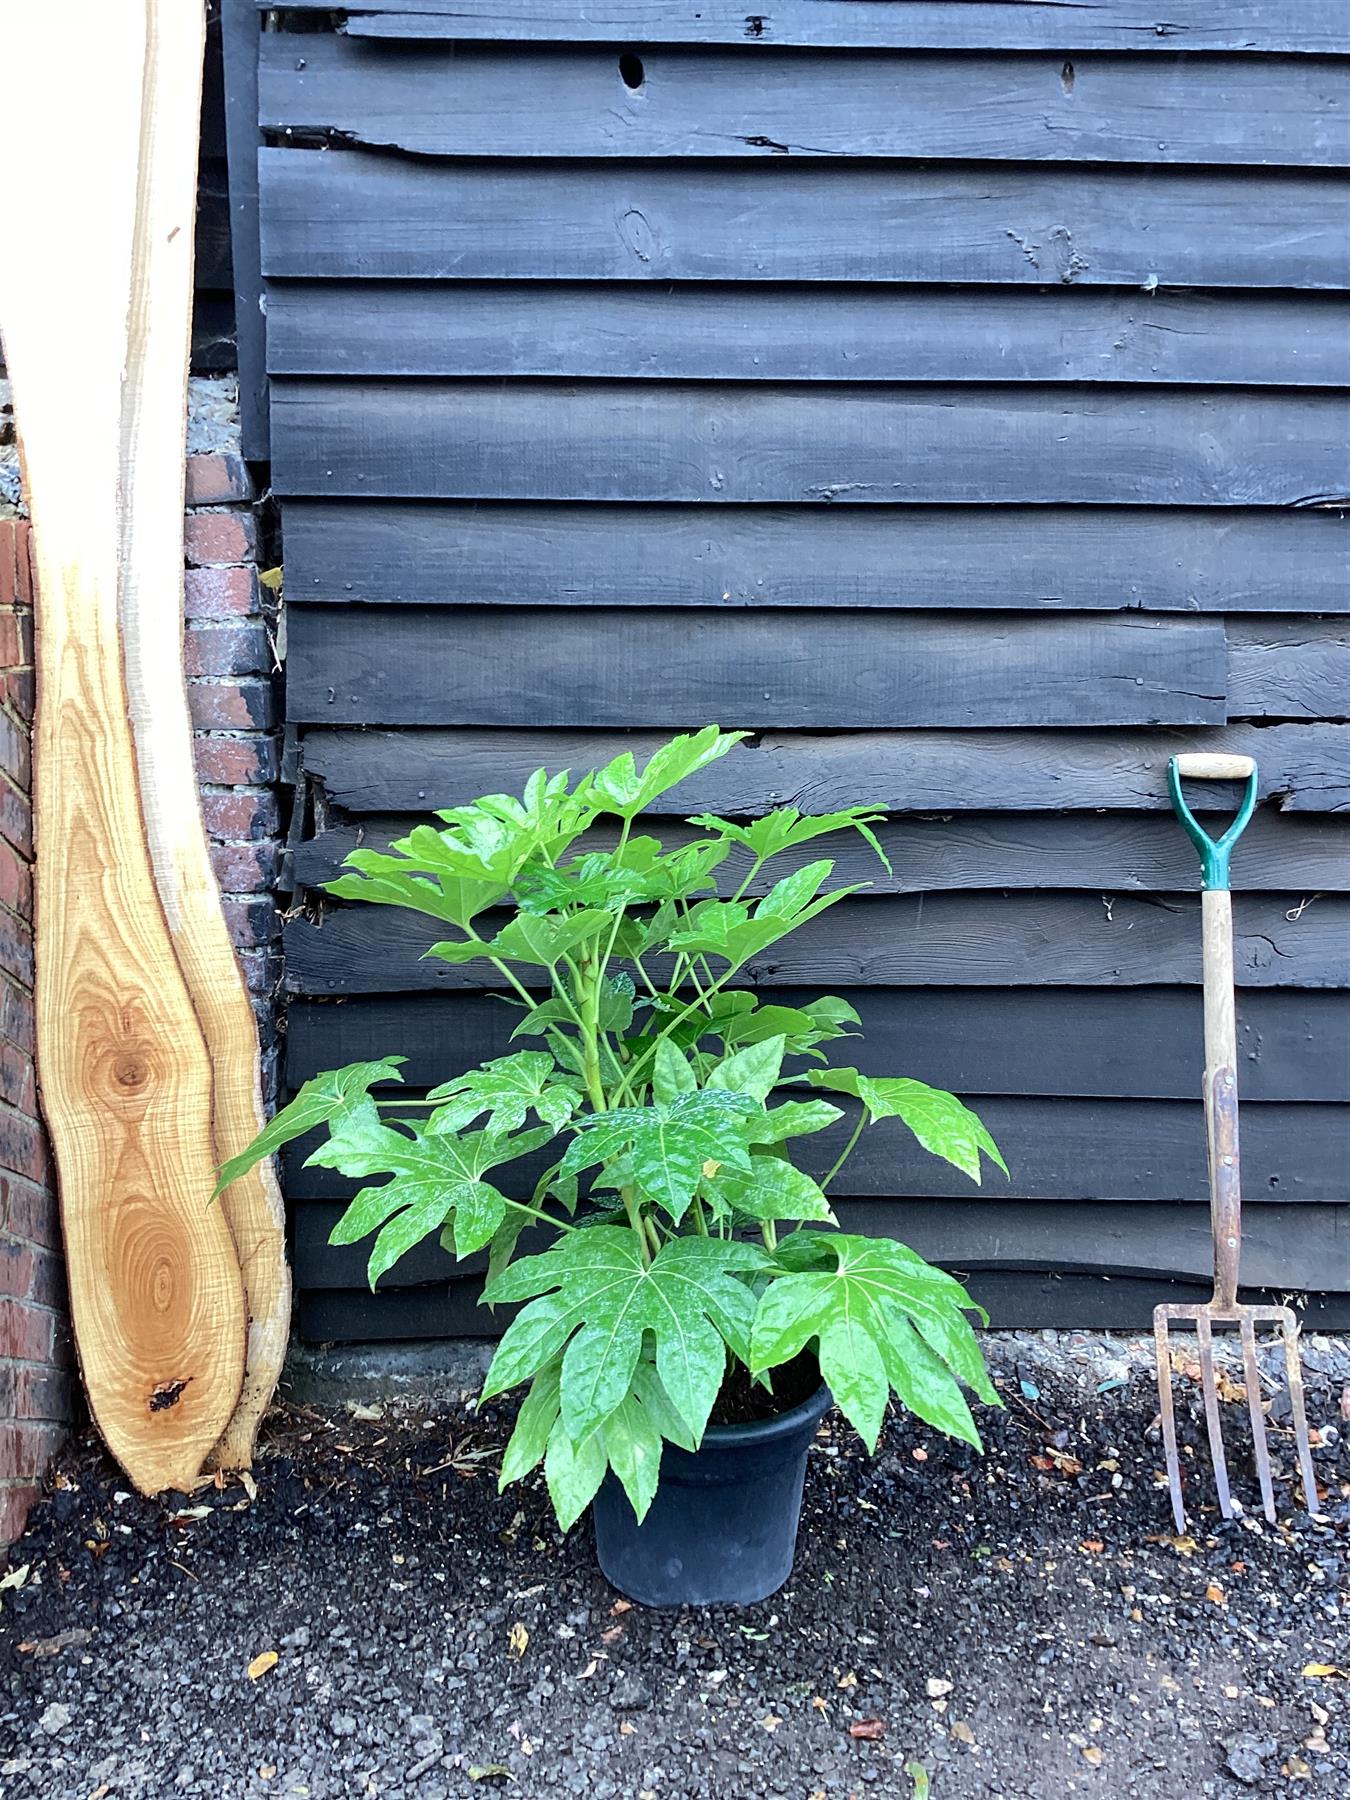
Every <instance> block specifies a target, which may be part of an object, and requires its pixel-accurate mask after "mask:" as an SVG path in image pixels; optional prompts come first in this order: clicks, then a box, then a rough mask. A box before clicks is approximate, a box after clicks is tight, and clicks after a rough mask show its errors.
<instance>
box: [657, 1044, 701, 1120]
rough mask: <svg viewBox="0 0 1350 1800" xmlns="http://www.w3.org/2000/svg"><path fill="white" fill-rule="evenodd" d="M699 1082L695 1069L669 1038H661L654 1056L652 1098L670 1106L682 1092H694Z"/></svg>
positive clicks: (661, 1104)
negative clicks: (695, 1077)
mask: <svg viewBox="0 0 1350 1800" xmlns="http://www.w3.org/2000/svg"><path fill="white" fill-rule="evenodd" d="M697 1086H698V1083H697V1082H696V1081H695V1080H694V1071H693V1070H692V1069H691V1068H690V1067H689V1064H688V1062H687V1061H686V1059H685V1058H684V1057H683V1056H682V1055H681V1054H680V1052H679V1051H678V1050H677V1049H676V1048H675V1046H674V1044H672V1043H671V1041H670V1039H669V1038H659V1039H658V1040H657V1045H656V1054H655V1056H654V1057H653V1058H652V1098H653V1100H655V1102H656V1104H657V1105H658V1106H670V1105H672V1104H673V1102H674V1101H676V1100H678V1099H679V1097H680V1095H681V1094H692V1093H693V1091H694V1089H695V1088H696V1087H697Z"/></svg>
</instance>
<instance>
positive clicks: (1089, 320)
mask: <svg viewBox="0 0 1350 1800" xmlns="http://www.w3.org/2000/svg"><path fill="white" fill-rule="evenodd" d="M267 357H268V367H269V368H270V369H271V371H272V373H273V374H274V375H354V376H370V375H417V376H422V375H460V376H463V375H517V376H531V375H533V376H557V377H563V378H571V379H579V378H584V377H587V376H599V377H604V378H614V377H623V376H626V377H648V378H661V379H666V380H670V379H677V380H697V381H714V380H716V381H1136V382H1191V383H1201V384H1203V383H1220V382H1224V383H1234V382H1241V383H1243V384H1244V385H1246V386H1248V387H1255V386H1261V385H1265V384H1269V385H1271V386H1279V387H1289V386H1299V385H1303V386H1318V385H1321V386H1337V385H1341V386H1345V385H1350V310H1348V309H1347V305H1346V302H1345V301H1344V300H1343V299H1342V298H1341V297H1340V296H1339V295H1327V294H1305V295H1299V296H1293V295H1288V294H1260V293H1248V294H1181V293H1164V292H1159V293H1156V294H1145V293H1140V292H1132V293H1117V292H1114V291H1111V290H1109V289H1103V288H1078V287H1074V288H1069V289H1063V288H1055V289H1051V290H1048V291H1044V292H1043V291H1041V290H1039V289H1036V288H1011V289H1010V288H991V287H983V288H970V289H960V288H945V289H944V288H906V287H862V288H859V287H833V286H830V285H828V284H819V285H816V286H814V287H810V286H798V287H783V288H777V287H767V288H759V289H755V290H753V291H751V292H750V293H747V291H746V289H745V287H744V286H743V285H742V286H737V285H734V284H722V283H713V282H707V283H702V284H698V283H691V284H689V285H686V286H679V287H635V286H631V285H625V284H623V283H618V282H615V283H599V284H591V283H582V282H541V281H528V282H478V281H464V282H403V283H395V282H367V281H278V282H274V283H273V284H272V287H271V288H270V290H269V293H268V301H267Z"/></svg>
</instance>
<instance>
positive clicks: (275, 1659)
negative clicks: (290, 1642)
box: [248, 1650, 281, 1681]
mask: <svg viewBox="0 0 1350 1800" xmlns="http://www.w3.org/2000/svg"><path fill="white" fill-rule="evenodd" d="M280 1661H281V1658H280V1657H279V1656H278V1655H277V1653H276V1651H275V1650H263V1651H260V1652H259V1654H258V1655H257V1656H255V1657H254V1659H253V1661H252V1662H251V1663H250V1664H249V1665H248V1678H249V1680H250V1681H256V1680H257V1679H258V1677H259V1676H260V1675H265V1674H266V1673H267V1671H268V1670H269V1669H275V1668H276V1666H277V1664H278V1663H279V1662H280Z"/></svg>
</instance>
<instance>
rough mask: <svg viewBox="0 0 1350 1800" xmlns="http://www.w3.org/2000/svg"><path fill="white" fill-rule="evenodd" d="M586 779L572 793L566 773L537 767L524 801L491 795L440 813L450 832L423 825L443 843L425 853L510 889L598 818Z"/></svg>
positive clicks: (554, 858)
mask: <svg viewBox="0 0 1350 1800" xmlns="http://www.w3.org/2000/svg"><path fill="white" fill-rule="evenodd" d="M587 781H588V778H586V777H583V779H582V780H581V781H580V782H578V784H577V787H576V789H575V790H573V791H571V792H569V791H568V777H567V774H566V772H563V773H562V774H559V775H549V774H548V773H547V772H546V771H545V770H543V769H536V770H535V771H534V773H533V775H531V776H530V779H529V780H528V781H527V782H526V784H525V792H524V794H523V796H522V797H521V798H519V799H517V798H516V796H515V795H514V794H486V795H484V796H483V798H482V799H480V800H475V801H473V802H472V803H471V804H470V805H468V806H455V807H450V808H449V809H447V810H446V811H444V812H441V813H438V814H437V817H438V818H440V819H443V820H444V821H445V823H446V825H447V826H448V827H449V829H448V830H446V831H443V832H431V828H430V827H429V826H428V827H424V828H423V829H425V830H427V831H428V832H431V835H432V836H434V837H436V838H438V839H439V840H440V845H441V848H440V849H439V850H437V851H433V850H431V849H430V847H426V848H425V850H424V853H425V854H427V855H428V856H435V857H437V858H438V859H439V860H440V862H441V864H442V866H444V867H446V868H448V869H450V870H452V871H454V872H455V873H457V874H461V875H466V876H477V877H479V878H484V879H495V880H499V881H501V882H502V884H503V885H504V886H507V887H509V886H510V885H511V884H512V883H513V882H514V881H515V879H516V877H517V875H518V874H519V873H520V871H521V870H522V869H523V868H525V866H526V865H527V864H528V863H529V862H530V861H531V859H533V858H536V857H537V858H539V859H540V860H542V861H543V862H545V863H551V862H556V861H557V860H558V858H559V857H560V856H562V855H563V854H565V852H566V850H567V849H568V847H569V845H570V844H571V843H572V841H573V840H574V839H575V838H576V837H578V836H579V835H580V834H581V832H582V831H584V830H585V828H586V826H587V825H589V824H590V823H591V821H592V820H593V819H594V817H595V812H596V809H595V808H594V807H593V806H592V805H591V804H590V802H589V800H588V799H587V798H586V791H585V790H586V787H587ZM413 836H414V837H415V836H416V833H414V834H413ZM403 841H404V842H410V841H411V840H403ZM395 848H398V845H395Z"/></svg>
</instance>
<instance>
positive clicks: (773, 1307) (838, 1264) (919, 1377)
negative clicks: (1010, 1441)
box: [750, 1231, 999, 1449]
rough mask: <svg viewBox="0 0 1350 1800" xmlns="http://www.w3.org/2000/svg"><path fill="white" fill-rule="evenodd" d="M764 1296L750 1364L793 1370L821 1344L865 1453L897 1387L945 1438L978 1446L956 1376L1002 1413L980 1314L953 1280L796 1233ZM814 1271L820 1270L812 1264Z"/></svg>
mask: <svg viewBox="0 0 1350 1800" xmlns="http://www.w3.org/2000/svg"><path fill="white" fill-rule="evenodd" d="M778 1261H779V1265H780V1267H785V1268H786V1269H788V1270H789V1271H790V1272H789V1273H785V1274H781V1275H779V1276H778V1277H777V1278H776V1279H775V1280H773V1281H771V1282H770V1283H769V1285H768V1287H767V1288H766V1289H765V1291H764V1294H763V1296H762V1298H761V1300H760V1303H759V1307H758V1310H757V1312H756V1314H755V1322H754V1327H753V1330H752V1333H751V1353H750V1366H751V1368H752V1369H753V1370H754V1371H756V1372H758V1371H760V1370H763V1369H770V1368H776V1367H778V1366H779V1365H780V1364H781V1363H785V1362H789V1361H791V1359H792V1358H793V1357H794V1356H796V1355H798V1354H799V1352H800V1351H801V1350H803V1349H804V1348H805V1347H806V1345H807V1344H809V1343H811V1342H813V1341H814V1342H815V1343H816V1346H817V1355H818V1356H819V1358H820V1370H821V1374H822V1375H823V1376H824V1378H825V1381H826V1383H827V1385H828V1386H829V1387H830V1389H831V1391H832V1392H833V1394H834V1397H835V1399H836V1400H837V1401H838V1402H839V1405H840V1407H841V1408H842V1409H843V1411H844V1413H845V1414H846V1415H847V1417H848V1418H849V1419H850V1420H851V1421H852V1423H853V1424H854V1426H855V1427H856V1428H857V1430H858V1432H859V1433H860V1434H861V1436H862V1437H863V1439H864V1440H865V1442H866V1443H867V1445H868V1447H869V1448H871V1449H875V1448H876V1441H877V1437H878V1435H879V1433H880V1430H881V1422H882V1418H883V1416H884V1413H885V1409H886V1398H887V1394H888V1391H889V1389H890V1388H892V1387H894V1389H895V1391H896V1392H897V1394H898V1395H899V1396H900V1398H901V1400H902V1401H903V1402H904V1403H905V1404H906V1405H907V1406H909V1407H910V1408H911V1409H912V1410H913V1411H914V1412H915V1413H917V1414H918V1415H919V1417H921V1418H923V1419H925V1420H926V1421H927V1422H928V1423H929V1424H930V1425H933V1426H935V1427H936V1428H937V1429H938V1430H939V1431H944V1432H946V1433H948V1434H949V1435H950V1436H952V1437H959V1438H963V1439H964V1440H965V1441H966V1442H967V1443H969V1444H973V1445H974V1446H975V1448H976V1449H979V1448H980V1439H979V1433H978V1432H977V1431H976V1429H975V1424H974V1421H973V1420H972V1419H971V1416H970V1409H969V1407H968V1405H967V1404H966V1401H965V1398H964V1396H963V1395H962V1393H961V1390H960V1388H959V1386H958V1385H957V1378H958V1377H959V1379H960V1380H961V1381H964V1382H965V1383H966V1384H967V1385H968V1386H969V1387H971V1388H972V1389H973V1390H974V1391H975V1392H976V1393H977V1394H978V1395H979V1396H980V1398H981V1399H982V1400H985V1401H987V1402H988V1403H989V1404H990V1405H995V1406H996V1405H998V1404H999V1401H998V1396H997V1394H996V1393H995V1392H994V1389H993V1386H992V1385H991V1383H990V1381H989V1378H988V1376H987V1374H986V1373H985V1369H984V1364H983V1361H982V1359H981V1357H980V1352H979V1346H978V1344H977V1343H976V1341H975V1336H974V1333H973V1332H972V1330H971V1328H970V1325H969V1323H968V1321H967V1320H966V1317H965V1310H964V1309H967V1308H969V1309H970V1310H972V1311H974V1310H978V1309H977V1308H975V1305H974V1302H973V1301H972V1300H971V1298H970V1296H969V1295H968V1294H967V1293H966V1291H965V1289H964V1288H963V1287H962V1286H961V1284H960V1282H958V1281H956V1280H954V1279H953V1278H952V1277H951V1276H950V1275H947V1274H944V1272H943V1271H942V1270H940V1269H935V1268H934V1267H933V1266H932V1265H931V1264H930V1263H926V1262H925V1261H924V1260H923V1258H922V1257H920V1256H916V1255H915V1253H914V1252H913V1251H912V1250H908V1249H906V1248H905V1246H904V1245H902V1244H895V1243H891V1242H889V1241H888V1240H886V1239H874V1238H864V1237H847V1236H835V1235H832V1234H831V1235H826V1234H824V1233H821V1232H811V1231H799V1232H795V1233H794V1234H793V1235H792V1237H791V1238H789V1239H788V1240H787V1242H786V1243H785V1245H784V1246H783V1250H782V1252H781V1253H780V1256H779V1258H778ZM813 1265H814V1266H813Z"/></svg>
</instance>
